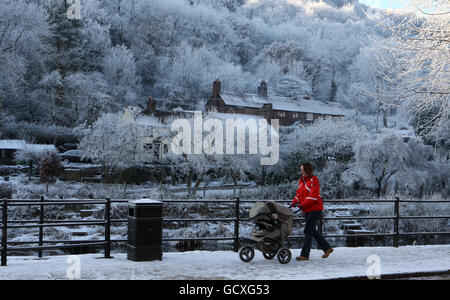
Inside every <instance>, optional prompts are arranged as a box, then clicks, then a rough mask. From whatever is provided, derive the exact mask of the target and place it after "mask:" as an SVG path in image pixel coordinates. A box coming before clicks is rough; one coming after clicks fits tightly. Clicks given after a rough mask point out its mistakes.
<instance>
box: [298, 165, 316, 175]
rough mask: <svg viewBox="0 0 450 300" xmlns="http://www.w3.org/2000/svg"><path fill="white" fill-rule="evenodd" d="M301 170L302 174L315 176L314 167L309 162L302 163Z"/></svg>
mask: <svg viewBox="0 0 450 300" xmlns="http://www.w3.org/2000/svg"><path fill="white" fill-rule="evenodd" d="M300 171H301V172H302V176H309V177H313V176H314V173H313V171H314V168H313V166H312V165H311V164H310V163H309V162H305V163H302V164H301V165H300Z"/></svg>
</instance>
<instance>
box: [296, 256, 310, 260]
mask: <svg viewBox="0 0 450 300" xmlns="http://www.w3.org/2000/svg"><path fill="white" fill-rule="evenodd" d="M295 259H296V260H309V257H304V256H301V255H300V256H297V257H296V258H295Z"/></svg>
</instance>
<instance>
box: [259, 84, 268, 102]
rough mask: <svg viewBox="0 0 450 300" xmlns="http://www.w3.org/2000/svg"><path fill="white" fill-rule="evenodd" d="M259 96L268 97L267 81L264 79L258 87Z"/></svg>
mask: <svg viewBox="0 0 450 300" xmlns="http://www.w3.org/2000/svg"><path fill="white" fill-rule="evenodd" d="M258 96H259V97H261V98H266V99H267V83H266V82H265V81H264V80H263V81H261V84H260V85H259V87H258Z"/></svg>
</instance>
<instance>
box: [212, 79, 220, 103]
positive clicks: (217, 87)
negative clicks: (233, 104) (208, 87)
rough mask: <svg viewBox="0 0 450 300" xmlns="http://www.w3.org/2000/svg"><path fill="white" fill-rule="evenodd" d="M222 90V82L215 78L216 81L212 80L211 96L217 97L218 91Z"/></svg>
mask: <svg viewBox="0 0 450 300" xmlns="http://www.w3.org/2000/svg"><path fill="white" fill-rule="evenodd" d="M221 92H222V83H221V82H220V80H219V79H218V78H217V79H216V81H214V83H213V98H216V99H217V98H218V96H219V93H221Z"/></svg>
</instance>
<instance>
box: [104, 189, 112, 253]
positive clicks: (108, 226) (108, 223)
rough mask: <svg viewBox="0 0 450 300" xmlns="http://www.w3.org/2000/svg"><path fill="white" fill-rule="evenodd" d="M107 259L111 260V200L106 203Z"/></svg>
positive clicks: (108, 199)
mask: <svg viewBox="0 0 450 300" xmlns="http://www.w3.org/2000/svg"><path fill="white" fill-rule="evenodd" d="M105 222H106V223H105V242H106V243H105V258H111V199H110V198H106V203H105Z"/></svg>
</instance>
